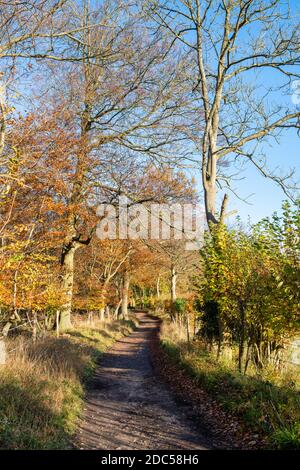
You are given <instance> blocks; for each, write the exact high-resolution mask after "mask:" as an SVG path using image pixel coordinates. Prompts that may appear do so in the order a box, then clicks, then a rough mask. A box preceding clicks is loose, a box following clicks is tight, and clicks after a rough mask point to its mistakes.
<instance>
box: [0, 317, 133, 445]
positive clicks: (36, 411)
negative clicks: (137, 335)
mask: <svg viewBox="0 0 300 470" xmlns="http://www.w3.org/2000/svg"><path fill="white" fill-rule="evenodd" d="M133 328H134V322H133V321H127V322H126V321H118V322H117V321H114V322H111V323H108V322H100V321H99V320H95V321H94V322H93V324H90V323H88V322H86V321H80V320H79V319H76V323H75V328H74V329H73V330H71V331H69V332H68V333H66V334H64V335H62V336H61V337H60V338H56V337H55V335H54V334H49V335H48V336H46V337H44V338H43V339H40V340H38V341H37V342H36V343H35V344H33V343H32V341H31V339H30V338H26V337H25V336H20V337H17V338H15V339H8V340H7V350H8V351H11V353H10V354H9V356H8V360H7V363H6V364H5V365H4V366H0V448H1V449H65V448H68V447H69V446H70V442H71V437H72V434H73V433H74V431H75V427H76V420H77V417H78V415H79V414H80V412H81V408H82V403H83V402H82V400H83V395H84V388H83V384H84V382H85V381H86V380H87V379H88V378H89V377H90V376H91V374H92V372H93V370H94V367H95V364H96V361H97V359H98V358H99V357H100V356H101V354H102V353H103V352H104V351H105V350H106V349H107V348H108V347H109V346H111V345H112V344H113V342H114V341H115V340H117V339H119V338H121V337H122V336H123V335H125V334H128V333H129V332H130V331H132V329H133Z"/></svg>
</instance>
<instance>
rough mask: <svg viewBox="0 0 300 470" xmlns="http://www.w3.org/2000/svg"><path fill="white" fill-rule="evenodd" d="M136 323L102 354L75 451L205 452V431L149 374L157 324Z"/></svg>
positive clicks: (145, 317)
mask: <svg viewBox="0 0 300 470" xmlns="http://www.w3.org/2000/svg"><path fill="white" fill-rule="evenodd" d="M137 315H138V317H139V320H140V325H139V327H138V328H137V330H136V331H134V332H133V333H132V334H131V335H130V336H127V337H125V338H123V339H122V340H120V341H118V342H117V343H116V344H115V346H114V347H113V348H112V349H111V350H110V351H109V352H108V353H106V354H105V355H104V357H103V358H102V360H101V364H99V366H98V367H97V369H96V372H95V375H94V378H93V381H92V382H91V384H90V387H89V389H88V392H87V395H86V401H85V407H84V413H83V416H82V418H81V420H80V422H79V429H78V432H77V436H76V439H75V447H76V448H77V449H78V448H79V449H108V450H114V449H119V450H134V449H138V450H141V449H148V450H157V449H165V450H167V449H172V450H183V449H210V448H212V444H211V442H210V440H209V438H208V437H207V433H206V432H205V430H204V429H203V430H201V426H200V427H199V423H196V422H194V420H193V419H192V418H191V412H192V409H191V407H189V405H185V404H184V403H183V402H181V403H180V402H178V401H177V400H176V398H175V397H174V396H173V393H172V392H171V390H170V389H169V388H168V387H167V386H166V385H165V384H164V383H163V382H162V380H161V378H159V376H158V375H157V374H156V373H155V371H154V369H153V366H152V361H151V346H152V344H153V342H155V341H156V338H157V332H158V329H159V321H158V320H156V319H153V318H152V317H150V316H148V315H146V314H145V313H138V314H137Z"/></svg>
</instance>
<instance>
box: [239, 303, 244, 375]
mask: <svg viewBox="0 0 300 470" xmlns="http://www.w3.org/2000/svg"><path fill="white" fill-rule="evenodd" d="M240 320H241V324H240V325H241V326H240V342H239V371H240V372H242V370H243V358H244V351H245V308H244V305H243V303H242V302H241V303H240Z"/></svg>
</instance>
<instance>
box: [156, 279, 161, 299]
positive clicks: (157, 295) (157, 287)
mask: <svg viewBox="0 0 300 470" xmlns="http://www.w3.org/2000/svg"><path fill="white" fill-rule="evenodd" d="M156 297H157V299H158V300H159V299H160V276H158V277H157V281H156Z"/></svg>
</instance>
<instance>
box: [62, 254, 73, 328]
mask: <svg viewBox="0 0 300 470" xmlns="http://www.w3.org/2000/svg"><path fill="white" fill-rule="evenodd" d="M75 251H76V247H75V246H74V245H73V246H72V247H71V248H69V249H68V251H66V253H65V254H64V259H63V266H62V267H63V280H62V291H63V295H64V303H63V306H62V309H61V313H60V321H59V329H60V331H65V330H67V329H69V328H72V322H71V311H72V298H73V284H74V255H75Z"/></svg>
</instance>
